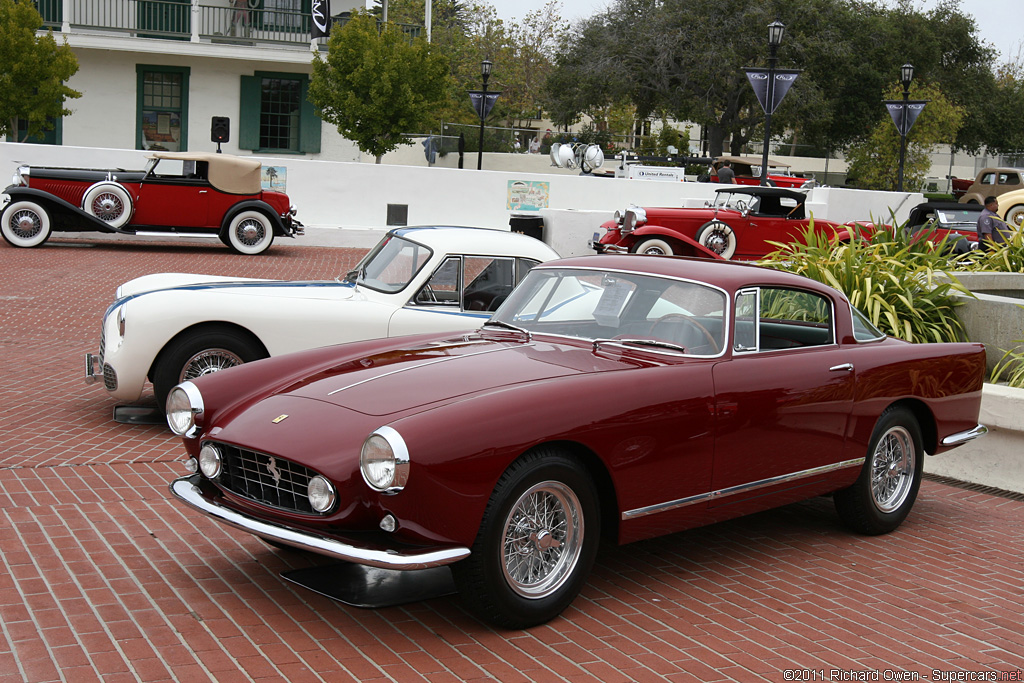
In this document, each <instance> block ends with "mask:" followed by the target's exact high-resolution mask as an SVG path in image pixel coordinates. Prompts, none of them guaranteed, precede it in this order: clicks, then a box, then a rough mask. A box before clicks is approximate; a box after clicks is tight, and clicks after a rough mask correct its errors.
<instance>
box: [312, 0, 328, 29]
mask: <svg viewBox="0 0 1024 683" xmlns="http://www.w3.org/2000/svg"><path fill="white" fill-rule="evenodd" d="M309 16H310V18H311V19H312V22H310V29H309V32H310V35H312V37H313V38H329V37H330V36H331V0H312V4H311V5H310V8H309Z"/></svg>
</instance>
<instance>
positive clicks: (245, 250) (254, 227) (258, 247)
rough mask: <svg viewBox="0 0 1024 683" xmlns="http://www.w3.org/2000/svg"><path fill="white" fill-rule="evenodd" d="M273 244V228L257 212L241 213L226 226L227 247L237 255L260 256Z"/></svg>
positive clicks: (261, 214) (263, 216) (265, 218)
mask: <svg viewBox="0 0 1024 683" xmlns="http://www.w3.org/2000/svg"><path fill="white" fill-rule="evenodd" d="M273 243H274V227H273V225H271V223H270V219H269V218H267V216H266V214H263V213H261V212H259V211H242V212H240V213H239V214H238V215H237V216H235V217H234V218H232V219H231V223H230V225H228V246H229V247H231V248H232V249H233V250H234V251H236V252H238V253H239V254H246V255H249V256H252V255H255V254H262V253H263V252H264V251H266V250H267V249H269V248H270V245H271V244H273Z"/></svg>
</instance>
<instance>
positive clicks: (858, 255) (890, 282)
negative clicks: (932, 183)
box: [762, 221, 969, 342]
mask: <svg viewBox="0 0 1024 683" xmlns="http://www.w3.org/2000/svg"><path fill="white" fill-rule="evenodd" d="M927 237H928V236H927V234H925V235H922V234H921V233H920V232H919V233H917V234H916V235H914V236H910V235H907V234H906V231H904V230H895V231H892V230H890V229H888V228H882V227H880V228H878V229H869V228H865V229H864V231H863V233H862V234H861V235H859V236H856V237H855V238H854V239H851V240H850V241H849V242H841V243H836V242H835V241H834V240H833V238H832V236H831V235H826V234H824V233H819V232H816V231H815V230H814V224H813V221H812V222H811V225H810V226H809V227H808V228H807V231H806V232H805V233H804V234H803V236H802V237H801V239H802V242H794V243H791V244H777V243H774V242H773V243H772V244H773V246H776V247H778V249H777V250H776V251H774V252H772V253H771V254H768V255H767V256H766V257H765V259H764V260H763V261H762V265H766V266H769V267H772V268H776V269H778V270H785V271H789V272H792V273H797V274H799V275H803V276H805V277H809V278H811V279H813V280H817V281H819V282H823V283H825V284H827V285H831V286H832V287H835V288H836V289H838V290H839V291H841V292H843V294H845V295H846V296H847V298H848V299H849V300H850V303H852V304H853V305H854V306H855V307H857V308H858V309H860V310H861V311H862V312H863V313H864V314H865V315H866V316H867V317H868V319H870V320H871V322H872V323H874V324H875V326H876V327H878V328H879V329H880V330H882V331H883V332H885V333H887V334H890V335H892V336H894V337H899V338H900V339H905V340H907V341H911V342H943V341H956V340H959V339H961V338H962V337H963V334H964V328H963V325H962V324H961V322H960V320H959V319H958V318H957V316H956V314H955V312H954V309H955V307H956V306H957V305H958V301H957V294H969V292H968V291H967V289H966V288H965V287H964V286H963V285H962V284H960V282H959V281H958V280H957V279H956V278H955V277H953V276H949V275H946V274H944V273H943V271H944V270H946V269H947V268H948V267H949V265H950V257H948V256H945V255H944V254H943V252H944V251H945V250H944V249H943V247H944V246H945V245H943V244H941V243H940V244H935V243H933V242H932V241H930V240H929V239H927Z"/></svg>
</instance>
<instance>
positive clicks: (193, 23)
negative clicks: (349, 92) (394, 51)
mask: <svg viewBox="0 0 1024 683" xmlns="http://www.w3.org/2000/svg"><path fill="white" fill-rule="evenodd" d="M36 7H37V8H38V9H39V13H40V14H41V15H42V16H43V26H44V28H52V29H54V30H57V31H60V30H65V29H67V30H72V31H84V32H97V33H107V32H113V33H126V34H129V35H131V36H135V37H140V38H165V39H172V40H191V41H193V42H216V43H237V44H243V45H251V44H256V43H260V44H266V43H278V44H290V45H309V42H310V17H309V14H308V13H306V12H300V11H295V10H285V9H276V8H256V9H249V8H248V6H247V5H246V6H244V7H242V8H237V7H233V6H231V1H230V0H224V3H223V4H216V5H213V4H211V5H203V4H199V2H198V0H36ZM344 23H345V22H344V20H336V23H335V27H336V28H339V27H340V26H343V25H344ZM399 26H400V28H401V29H402V31H403V33H405V34H406V35H407V36H409V38H410V40H411V39H413V38H416V37H418V36H419V35H420V31H421V27H419V26H413V25H407V24H400V25H399ZM319 42H321V44H322V43H324V42H326V41H325V39H320V40H319Z"/></svg>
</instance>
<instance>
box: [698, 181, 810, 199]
mask: <svg viewBox="0 0 1024 683" xmlns="http://www.w3.org/2000/svg"><path fill="white" fill-rule="evenodd" d="M717 191H718V192H732V193H738V194H752V195H757V196H759V197H789V198H790V199H796V200H797V201H801V202H803V201H806V200H807V195H806V194H804V193H803V192H797V191H795V190H787V189H786V188H784V187H761V186H758V185H737V186H736V187H725V188H721V189H719V190H717Z"/></svg>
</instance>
